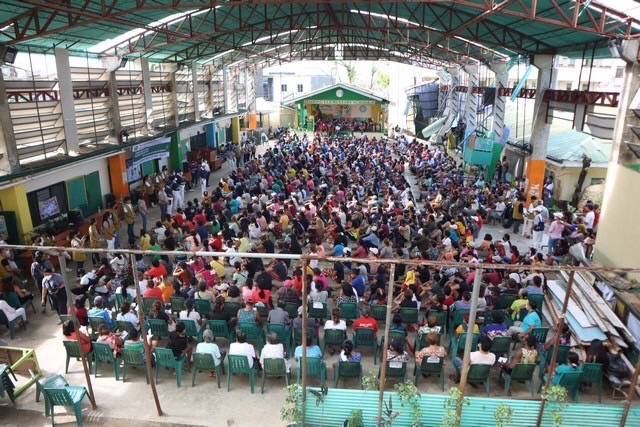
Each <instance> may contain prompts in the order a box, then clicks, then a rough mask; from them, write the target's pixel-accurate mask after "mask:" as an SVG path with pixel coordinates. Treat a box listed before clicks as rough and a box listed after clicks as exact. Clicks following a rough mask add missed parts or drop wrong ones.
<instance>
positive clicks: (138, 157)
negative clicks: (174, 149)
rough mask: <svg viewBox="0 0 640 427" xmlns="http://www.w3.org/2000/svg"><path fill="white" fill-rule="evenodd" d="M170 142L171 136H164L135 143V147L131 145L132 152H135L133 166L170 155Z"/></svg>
mask: <svg viewBox="0 0 640 427" xmlns="http://www.w3.org/2000/svg"><path fill="white" fill-rule="evenodd" d="M170 142H171V138H169V137H163V138H157V139H153V140H151V141H147V142H143V143H142V144H137V145H134V146H133V147H131V152H132V153H133V159H132V160H133V165H132V166H133V167H134V168H137V167H138V166H140V165H141V164H142V163H145V162H148V161H149V160H156V159H162V158H164V157H169V143H170Z"/></svg>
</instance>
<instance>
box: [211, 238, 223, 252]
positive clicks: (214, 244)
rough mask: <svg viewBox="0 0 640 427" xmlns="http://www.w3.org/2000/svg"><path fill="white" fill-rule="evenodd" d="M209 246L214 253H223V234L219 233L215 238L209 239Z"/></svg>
mask: <svg viewBox="0 0 640 427" xmlns="http://www.w3.org/2000/svg"><path fill="white" fill-rule="evenodd" d="M209 246H211V249H212V250H213V251H214V252H222V233H218V234H217V235H216V236H215V237H211V238H210V239H209Z"/></svg>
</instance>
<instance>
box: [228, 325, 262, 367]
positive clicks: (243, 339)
mask: <svg viewBox="0 0 640 427" xmlns="http://www.w3.org/2000/svg"><path fill="white" fill-rule="evenodd" d="M229 354H230V355H244V356H247V360H248V361H249V367H250V368H252V367H253V362H254V360H255V359H256V350H255V348H253V346H252V345H251V344H249V343H248V342H247V334H245V332H244V331H238V332H237V333H236V342H234V343H231V345H230V346H229Z"/></svg>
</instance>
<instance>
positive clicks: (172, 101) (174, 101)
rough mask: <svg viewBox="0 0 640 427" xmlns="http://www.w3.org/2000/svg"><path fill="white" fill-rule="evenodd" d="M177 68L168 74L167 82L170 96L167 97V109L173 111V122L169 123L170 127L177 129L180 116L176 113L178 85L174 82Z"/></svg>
mask: <svg viewBox="0 0 640 427" xmlns="http://www.w3.org/2000/svg"><path fill="white" fill-rule="evenodd" d="M177 71H178V70H177V68H176V69H173V70H171V72H170V73H169V76H170V77H169V81H170V82H171V96H169V107H170V109H171V111H173V120H170V121H169V125H170V126H174V127H176V128H177V127H178V125H179V124H180V114H179V112H178V84H177V82H176V72H177Z"/></svg>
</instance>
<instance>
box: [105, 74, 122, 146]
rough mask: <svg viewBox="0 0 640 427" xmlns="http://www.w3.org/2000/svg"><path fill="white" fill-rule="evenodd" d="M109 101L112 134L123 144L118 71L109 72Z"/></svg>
mask: <svg viewBox="0 0 640 427" xmlns="http://www.w3.org/2000/svg"><path fill="white" fill-rule="evenodd" d="M107 87H108V88H109V101H110V104H111V105H110V108H109V110H110V111H111V136H112V137H113V138H115V140H116V141H118V142H119V143H120V144H122V142H123V141H122V135H121V134H120V133H121V132H122V124H121V123H120V105H119V104H118V81H117V79H116V72H115V71H111V72H110V73H109V83H108V84H107Z"/></svg>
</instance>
